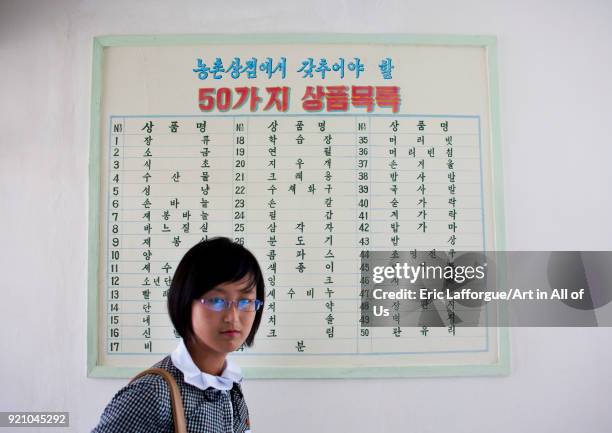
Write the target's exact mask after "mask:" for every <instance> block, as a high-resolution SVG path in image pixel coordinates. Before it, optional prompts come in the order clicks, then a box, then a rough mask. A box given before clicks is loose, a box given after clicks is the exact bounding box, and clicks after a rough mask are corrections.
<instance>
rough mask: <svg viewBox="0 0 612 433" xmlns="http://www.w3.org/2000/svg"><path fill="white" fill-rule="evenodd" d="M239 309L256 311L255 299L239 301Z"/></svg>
mask: <svg viewBox="0 0 612 433" xmlns="http://www.w3.org/2000/svg"><path fill="white" fill-rule="evenodd" d="M238 309H239V310H240V311H255V300H254V299H241V300H239V301H238Z"/></svg>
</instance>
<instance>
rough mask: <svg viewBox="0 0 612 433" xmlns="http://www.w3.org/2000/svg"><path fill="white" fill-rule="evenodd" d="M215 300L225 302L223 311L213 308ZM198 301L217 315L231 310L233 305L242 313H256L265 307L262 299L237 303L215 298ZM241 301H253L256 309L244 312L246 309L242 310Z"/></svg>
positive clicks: (238, 301)
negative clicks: (212, 302)
mask: <svg viewBox="0 0 612 433" xmlns="http://www.w3.org/2000/svg"><path fill="white" fill-rule="evenodd" d="M213 299H220V300H222V301H223V308H222V309H221V310H217V309H215V308H213V307H212V304H211V301H212V300H213ZM198 301H199V302H200V304H202V305H204V307H206V309H207V310H209V311H214V312H215V313H220V312H222V311H227V310H229V309H230V307H231V306H232V304H233V305H235V306H236V311H239V312H241V313H255V312H256V311H258V310H259V309H260V308H261V307H262V305H263V301H262V300H261V299H239V300H237V301H228V300H227V299H223V298H218V297H215V298H210V299H205V298H200V299H198ZM240 301H253V305H255V309H254V310H244V309H241V308H240ZM249 305H251V304H249Z"/></svg>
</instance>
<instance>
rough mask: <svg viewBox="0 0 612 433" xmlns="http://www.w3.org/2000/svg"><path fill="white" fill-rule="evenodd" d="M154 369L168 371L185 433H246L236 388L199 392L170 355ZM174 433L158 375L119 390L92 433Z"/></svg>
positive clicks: (167, 392)
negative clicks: (179, 398)
mask: <svg viewBox="0 0 612 433" xmlns="http://www.w3.org/2000/svg"><path fill="white" fill-rule="evenodd" d="M154 367H159V368H163V369H165V370H168V371H169V372H170V373H171V374H172V376H174V378H175V379H176V383H177V384H178V386H179V389H180V390H181V395H182V396H183V405H184V408H185V421H186V422H187V431H188V432H189V433H248V432H249V429H250V427H249V412H248V409H247V406H246V403H245V401H244V397H243V395H242V390H241V389H240V385H239V384H237V383H234V387H233V388H232V389H231V390H228V391H221V390H218V389H215V388H212V387H209V388H207V389H206V390H201V389H199V388H196V387H195V386H193V385H190V384H188V383H185V381H184V380H183V373H182V372H181V371H180V370H179V369H178V368H176V367H175V366H174V364H173V363H172V360H171V359H170V356H167V357H165V358H164V359H162V360H161V361H160V362H158V363H157V364H155V365H154ZM149 432H151V433H153V432H155V433H162V432H163V433H166V432H167V433H170V432H174V423H173V420H172V407H171V403H170V390H169V388H168V385H167V384H166V382H165V381H164V379H163V378H162V377H161V376H158V375H152V374H150V375H147V376H143V377H141V378H138V379H137V380H135V381H134V382H132V383H130V384H129V385H127V386H126V387H124V388H123V389H121V390H120V391H119V392H118V393H117V394H116V395H115V396H114V397H113V399H112V400H111V402H110V403H109V404H108V406H106V409H104V412H103V413H102V416H101V417H100V423H99V424H98V425H97V427H96V428H94V429H93V431H92V433H149Z"/></svg>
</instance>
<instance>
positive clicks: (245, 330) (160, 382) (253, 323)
mask: <svg viewBox="0 0 612 433" xmlns="http://www.w3.org/2000/svg"><path fill="white" fill-rule="evenodd" d="M264 296H265V295H264V280H263V275H262V272H261V269H260V267H259V264H258V263H257V260H256V259H255V257H254V256H253V254H251V253H250V252H249V251H248V250H247V249H246V248H244V247H243V246H241V245H239V244H236V243H234V242H232V241H230V240H229V239H227V238H214V239H210V240H208V241H205V242H201V243H199V244H197V245H196V246H194V247H193V248H191V249H190V250H189V251H187V253H186V254H185V256H184V257H183V258H182V260H181V262H180V263H179V265H178V267H177V269H176V272H175V274H174V277H173V279H172V284H171V286H170V292H169V294H168V312H169V314H170V319H171V320H172V324H173V325H174V328H175V329H176V331H177V332H178V333H179V334H180V336H181V337H182V339H181V341H180V342H179V344H178V347H177V348H176V350H175V351H174V352H173V353H172V354H171V355H170V356H167V357H165V358H164V359H162V360H161V361H160V362H158V363H157V364H155V365H154V367H158V368H162V369H165V370H167V371H168V372H170V373H171V374H172V376H173V377H174V379H175V380H176V382H177V384H178V386H179V389H180V391H181V395H182V399H183V405H184V410H185V419H186V423H187V430H188V431H189V432H191V433H196V432H197V433H201V432H206V433H216V432H218V433H228V432H233V433H248V432H249V430H250V425H249V424H250V423H249V414H248V410H247V406H246V403H245V401H244V397H243V395H242V391H241V388H240V382H241V380H242V376H241V374H240V369H239V368H238V367H237V366H236V365H234V364H233V363H232V362H231V361H230V360H228V359H226V357H227V354H228V353H231V352H233V351H234V350H236V349H238V348H239V347H240V346H241V345H242V344H246V345H247V346H251V345H252V344H253V339H254V338H255V333H256V332H257V328H258V327H259V322H260V321H261V315H262V311H263V308H262V307H263V301H264ZM173 430H174V426H173V419H172V410H171V402H170V392H169V388H168V385H167V384H166V382H165V381H164V379H163V378H162V377H160V376H157V375H146V376H143V377H141V378H139V379H136V380H135V381H133V382H132V383H130V384H129V385H127V386H126V387H124V388H123V389H121V390H120V391H119V392H118V393H117V394H116V395H115V397H113V399H112V400H111V402H110V403H109V404H108V406H107V407H106V409H105V410H104V412H103V413H102V416H101V417H100V423H99V424H98V426H97V427H96V428H95V429H94V430H93V432H94V433H111V432H112V433H115V432H116V433H119V432H120V433H146V432H156V433H157V432H172V431H173Z"/></svg>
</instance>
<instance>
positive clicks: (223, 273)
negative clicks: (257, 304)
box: [168, 237, 265, 346]
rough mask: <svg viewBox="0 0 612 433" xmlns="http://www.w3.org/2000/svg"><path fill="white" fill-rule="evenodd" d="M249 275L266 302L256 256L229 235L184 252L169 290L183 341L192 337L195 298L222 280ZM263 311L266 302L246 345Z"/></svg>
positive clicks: (170, 311)
mask: <svg viewBox="0 0 612 433" xmlns="http://www.w3.org/2000/svg"><path fill="white" fill-rule="evenodd" d="M247 275H248V276H250V277H251V281H250V283H251V284H255V286H256V288H257V289H256V297H257V299H259V300H260V301H262V302H263V301H264V298H265V285H264V279H263V274H262V272H261V268H260V267H259V264H258V263H257V259H256V258H255V256H254V255H253V254H252V253H251V252H250V251H249V250H247V249H246V248H245V247H243V246H242V245H240V244H237V243H235V242H232V241H231V240H229V239H228V238H224V237H215V238H210V239H208V240H206V241H202V242H200V243H198V244H196V245H195V246H193V247H192V248H191V249H190V250H189V251H187V252H186V253H185V255H184V256H183V258H182V259H181V261H180V263H179V264H178V267H177V268H176V271H175V273H174V277H173V278H172V284H171V285H170V292H169V293H168V314H169V315H170V320H172V324H173V325H174V329H176V331H177V332H178V333H179V334H180V336H181V337H182V338H183V340H185V341H189V340H190V339H191V338H192V337H193V327H192V326H191V305H192V303H193V301H194V300H196V299H199V298H201V297H202V296H203V295H204V294H205V293H206V292H208V291H210V290H212V289H214V288H215V287H217V286H218V285H219V284H221V283H226V282H236V281H240V280H241V279H242V278H244V277H245V276H247ZM262 314H263V305H262V308H260V309H259V310H257V311H256V312H255V320H254V322H253V327H252V328H251V332H250V333H249V335H248V336H247V338H246V340H245V343H246V345H247V346H252V345H253V340H254V339H255V333H256V332H257V329H258V328H259V323H260V322H261V316H262Z"/></svg>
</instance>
